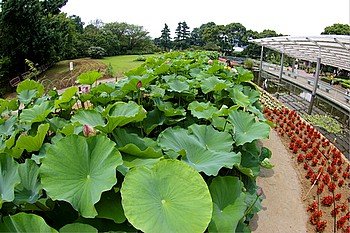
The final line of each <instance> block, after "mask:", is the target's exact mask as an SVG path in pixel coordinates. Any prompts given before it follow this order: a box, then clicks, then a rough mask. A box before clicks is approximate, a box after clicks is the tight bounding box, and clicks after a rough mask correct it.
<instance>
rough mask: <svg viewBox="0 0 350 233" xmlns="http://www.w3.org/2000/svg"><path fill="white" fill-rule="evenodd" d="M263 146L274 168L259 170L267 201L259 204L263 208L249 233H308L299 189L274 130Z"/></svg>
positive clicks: (285, 153)
mask: <svg viewBox="0 0 350 233" xmlns="http://www.w3.org/2000/svg"><path fill="white" fill-rule="evenodd" d="M263 144H264V146H265V147H267V148H269V149H270V150H271V151H272V158H271V162H272V163H273V164H274V165H275V167H274V168H273V169H271V170H267V169H262V171H261V177H258V179H257V184H258V185H259V186H260V187H262V189H263V191H264V194H265V196H266V199H265V200H263V202H262V206H263V209H262V210H261V211H260V212H259V213H258V215H257V216H255V217H254V219H253V220H252V222H251V229H252V232H255V233H272V232H273V233H289V232H295V233H302V232H303V233H304V232H307V227H306V225H307V224H306V221H307V219H308V215H307V213H306V211H305V210H306V209H305V207H304V205H303V203H302V201H301V193H302V188H301V184H300V182H299V179H298V176H297V172H296V171H295V169H294V167H293V161H292V160H291V159H290V153H289V152H288V151H287V149H286V148H285V147H284V145H283V143H282V141H281V140H280V138H279V137H278V135H277V133H276V132H275V131H274V130H271V133H270V139H269V140H264V141H263Z"/></svg>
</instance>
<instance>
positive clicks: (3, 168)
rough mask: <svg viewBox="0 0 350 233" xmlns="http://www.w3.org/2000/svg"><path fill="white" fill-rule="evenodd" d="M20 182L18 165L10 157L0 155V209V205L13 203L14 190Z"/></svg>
mask: <svg viewBox="0 0 350 233" xmlns="http://www.w3.org/2000/svg"><path fill="white" fill-rule="evenodd" d="M20 181H21V180H20V177H19V175H18V163H17V162H16V161H14V159H13V158H11V157H10V156H8V155H5V154H0V208H1V206H2V203H4V202H11V201H13V199H14V198H15V194H14V188H15V186H16V185H17V184H19V183H20ZM0 226H1V224H0Z"/></svg>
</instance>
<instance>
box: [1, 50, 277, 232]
mask: <svg viewBox="0 0 350 233" xmlns="http://www.w3.org/2000/svg"><path fill="white" fill-rule="evenodd" d="M217 58H218V54H216V53H211V52H186V53H180V52H172V53H167V54H164V55H162V56H159V57H149V58H148V59H147V60H146V62H145V63H144V64H143V65H142V66H140V67H138V68H136V69H134V70H131V71H129V72H127V73H126V77H125V78H124V79H123V80H121V81H119V82H118V83H104V84H100V85H94V83H95V81H96V80H97V79H98V78H99V77H100V75H99V74H98V73H96V72H91V73H86V74H84V75H82V76H80V77H79V78H78V82H79V83H80V84H84V85H89V86H90V89H89V91H88V92H85V93H79V90H78V87H75V86H73V87H70V88H68V89H66V90H65V91H64V92H63V93H62V94H58V92H57V91H56V90H50V91H49V92H48V93H44V88H43V86H42V85H41V84H39V83H37V82H35V81H32V80H26V81H23V82H22V83H20V84H19V86H18V88H17V94H18V96H17V98H16V99H13V100H3V99H1V100H0V114H1V118H0V207H1V208H0V217H1V223H0V231H8V232H57V231H59V232H69V231H70V232H72V231H79V232H97V231H123V232H135V231H137V230H140V231H143V232H204V231H208V232H235V231H237V232H250V230H249V227H248V224H249V221H250V220H251V218H252V217H253V215H254V214H256V213H257V212H258V211H259V210H260V209H261V205H260V203H261V201H262V196H261V190H259V188H258V187H257V185H256V177H257V176H258V175H259V172H260V168H261V167H266V168H271V167H272V166H273V165H272V164H271V163H270V162H269V158H270V156H271V152H270V150H269V149H268V148H265V147H261V146H259V144H258V141H259V140H260V139H264V138H267V137H268V135H269V131H270V126H269V124H268V121H267V120H266V119H265V117H264V115H263V114H262V107H261V105H260V103H259V97H260V93H259V91H257V90H256V89H255V86H254V85H253V84H251V83H250V81H251V80H252V79H253V74H252V73H251V72H249V71H247V70H245V69H243V68H240V67H238V68H237V69H230V68H227V67H226V66H225V64H223V63H220V62H219V61H218V60H217Z"/></svg>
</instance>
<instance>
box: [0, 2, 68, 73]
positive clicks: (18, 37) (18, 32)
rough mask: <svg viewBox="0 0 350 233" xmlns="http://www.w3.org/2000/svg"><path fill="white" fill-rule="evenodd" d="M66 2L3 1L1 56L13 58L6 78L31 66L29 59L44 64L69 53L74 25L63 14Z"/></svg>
mask: <svg viewBox="0 0 350 233" xmlns="http://www.w3.org/2000/svg"><path fill="white" fill-rule="evenodd" d="M66 2H67V1H62V0H47V1H40V0H5V1H2V2H1V3H0V4H1V5H0V6H1V12H0V31H1V33H0V39H1V45H0V57H1V58H8V59H9V60H10V66H9V67H8V66H7V67H8V68H9V71H7V73H8V76H7V77H3V79H7V80H9V79H11V76H12V77H13V76H15V75H17V74H18V73H22V72H23V71H25V70H26V69H28V67H27V66H26V64H25V59H29V60H31V61H33V62H34V64H39V65H44V64H49V63H51V62H53V61H57V60H58V59H62V58H64V57H65V56H67V50H68V49H69V46H67V45H69V44H70V43H72V41H73V38H72V36H73V34H74V32H73V31H74V27H71V24H70V21H69V20H67V19H66V16H65V14H63V13H59V12H60V7H62V6H63V5H64V4H65V3H66ZM71 30H73V31H71ZM65 48H67V49H65Z"/></svg>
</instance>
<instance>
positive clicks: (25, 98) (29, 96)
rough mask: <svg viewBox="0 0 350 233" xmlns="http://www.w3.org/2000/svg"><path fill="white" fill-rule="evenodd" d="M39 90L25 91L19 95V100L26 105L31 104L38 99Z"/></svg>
mask: <svg viewBox="0 0 350 233" xmlns="http://www.w3.org/2000/svg"><path fill="white" fill-rule="evenodd" d="M37 93H38V91H37V90H23V91H21V93H19V94H18V100H19V101H20V102H21V103H23V104H24V105H27V104H29V103H30V102H32V100H33V99H34V98H35V97H36V94H37Z"/></svg>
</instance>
